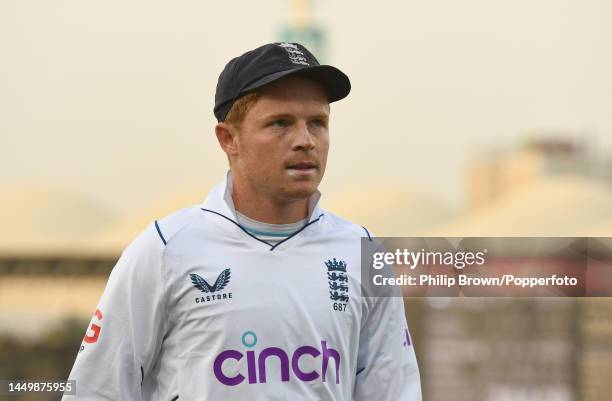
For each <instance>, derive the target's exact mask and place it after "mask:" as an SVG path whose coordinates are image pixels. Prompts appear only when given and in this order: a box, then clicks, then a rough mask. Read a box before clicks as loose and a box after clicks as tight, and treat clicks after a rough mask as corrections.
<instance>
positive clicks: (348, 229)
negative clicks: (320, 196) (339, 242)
mask: <svg viewBox="0 0 612 401" xmlns="http://www.w3.org/2000/svg"><path fill="white" fill-rule="evenodd" d="M323 216H324V219H325V222H326V224H327V225H328V226H329V228H330V229H332V230H338V231H339V232H343V233H344V234H345V235H347V236H351V237H358V238H364V237H365V238H368V239H370V240H371V239H372V237H373V236H372V234H371V233H370V231H369V230H368V229H367V228H366V227H364V226H361V225H359V224H357V223H354V222H352V221H349V220H347V219H345V218H343V217H340V216H338V215H337V214H335V213H332V212H330V211H328V210H323Z"/></svg>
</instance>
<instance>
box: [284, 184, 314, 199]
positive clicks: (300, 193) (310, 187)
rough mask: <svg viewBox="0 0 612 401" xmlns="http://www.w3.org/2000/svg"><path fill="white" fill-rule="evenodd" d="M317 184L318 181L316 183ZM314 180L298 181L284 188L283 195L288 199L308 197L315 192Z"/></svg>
mask: <svg viewBox="0 0 612 401" xmlns="http://www.w3.org/2000/svg"><path fill="white" fill-rule="evenodd" d="M317 184H318V183H317ZM317 184H315V183H314V182H299V183H294V184H293V185H291V186H289V187H288V188H285V195H286V196H287V198H289V199H293V200H298V199H308V198H310V197H311V196H312V194H314V193H315V192H317V188H318V185H317Z"/></svg>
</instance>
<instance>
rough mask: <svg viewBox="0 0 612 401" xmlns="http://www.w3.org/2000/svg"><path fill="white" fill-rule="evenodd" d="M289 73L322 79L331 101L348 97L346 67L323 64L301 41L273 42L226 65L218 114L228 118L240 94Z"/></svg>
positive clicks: (219, 90) (219, 117)
mask: <svg viewBox="0 0 612 401" xmlns="http://www.w3.org/2000/svg"><path fill="white" fill-rule="evenodd" d="M288 75H300V76H304V77H308V78H310V79H313V80H315V81H317V82H319V83H320V84H321V85H323V87H324V88H325V91H326V92H327V97H328V99H329V102H330V103H332V102H335V101H337V100H340V99H343V98H345V97H346V96H347V95H348V94H349V92H350V91H351V82H350V81H349V78H348V77H347V76H346V74H344V73H343V72H342V71H340V70H339V69H337V68H336V67H332V66H331V65H320V64H319V62H318V61H317V59H316V58H315V56H313V55H312V53H311V52H309V51H308V49H306V48H305V47H304V46H302V45H301V44H299V43H284V42H283V43H269V44H267V45H263V46H260V47H258V48H256V49H253V50H251V51H248V52H246V53H244V54H243V55H241V56H239V57H236V58H233V59H232V60H230V62H229V63H227V65H226V66H225V68H224V69H223V71H222V72H221V75H219V80H218V81H217V91H216V93H215V109H214V113H215V117H217V121H219V122H221V121H224V120H225V117H226V116H227V113H228V112H229V111H230V109H231V108H232V105H233V104H234V102H235V101H236V100H237V99H238V98H240V96H242V95H244V94H246V93H248V92H250V91H253V90H255V89H257V88H260V87H262V86H264V85H266V84H269V83H270V82H273V81H276V80H277V79H280V78H283V77H286V76H288Z"/></svg>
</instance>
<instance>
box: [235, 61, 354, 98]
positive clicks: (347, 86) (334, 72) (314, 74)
mask: <svg viewBox="0 0 612 401" xmlns="http://www.w3.org/2000/svg"><path fill="white" fill-rule="evenodd" d="M290 75H299V76H303V77H307V78H311V79H313V80H314V81H317V82H319V83H320V84H321V85H323V87H324V88H325V91H326V92H327V97H328V98H329V102H330V103H332V102H335V101H338V100H340V99H344V98H345V97H347V96H348V94H349V92H350V91H351V81H350V80H349V78H348V77H347V76H346V74H345V73H343V72H342V71H340V70H339V69H337V68H336V67H332V66H331V65H315V66H310V67H302V68H294V69H291V70H285V71H279V72H275V73H274V74H270V75H266V76H265V77H263V78H260V79H258V80H257V81H255V82H253V83H251V84H249V85H248V86H247V87H246V88H244V89H243V90H242V91H241V93H246V92H249V91H252V90H254V89H257V88H261V87H262V86H264V85H267V84H269V83H271V82H274V81H277V80H279V79H281V78H284V77H287V76H290Z"/></svg>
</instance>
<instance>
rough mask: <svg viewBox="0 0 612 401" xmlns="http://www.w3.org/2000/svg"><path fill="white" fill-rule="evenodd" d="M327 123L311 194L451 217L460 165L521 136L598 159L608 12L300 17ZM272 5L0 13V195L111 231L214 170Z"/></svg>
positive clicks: (409, 5) (69, 1)
mask: <svg viewBox="0 0 612 401" xmlns="http://www.w3.org/2000/svg"><path fill="white" fill-rule="evenodd" d="M312 11H313V21H314V22H315V23H317V24H318V25H319V26H320V27H321V28H322V29H323V30H324V32H325V35H326V54H327V61H328V62H329V63H331V64H333V65H335V66H338V67H339V68H341V69H342V70H343V71H345V72H346V73H347V74H348V76H349V77H350V79H351V82H352V92H351V94H350V95H349V97H348V98H347V99H345V100H342V101H340V102H338V103H334V104H333V105H332V120H331V153H330V158H329V162H328V168H327V172H326V177H325V179H324V184H323V185H322V191H323V192H324V194H325V193H335V192H338V191H341V190H343V189H347V188H363V189H364V191H367V188H368V186H369V185H371V184H372V183H374V182H377V183H381V182H382V183H384V185H390V186H397V187H398V188H399V187H401V188H406V189H410V190H413V191H415V192H419V193H427V194H433V195H434V196H435V197H436V198H438V199H440V200H441V201H443V202H444V203H445V204H447V205H449V207H451V208H460V207H461V206H462V204H463V202H464V183H465V181H464V180H465V173H466V169H467V167H468V166H469V164H470V160H473V159H474V158H475V157H481V156H480V155H482V154H483V153H484V154H486V153H487V152H489V151H491V149H495V148H509V147H512V146H515V145H516V144H517V143H520V141H521V140H523V139H524V138H526V137H529V136H530V135H545V136H551V135H552V136H554V135H565V136H568V137H570V138H572V139H574V140H577V141H585V142H587V143H588V144H590V146H592V147H593V148H594V149H596V151H597V152H601V153H603V154H610V153H611V152H612V107H611V105H612V75H611V74H610V73H609V72H610V71H612V50H611V49H612V25H611V24H610V23H609V21H610V20H612V3H610V2H607V1H603V0H585V1H564V0H556V1H553V0H529V1H527V0H516V1H512V2H502V1H490V0H488V1H485V0H463V1H461V2H457V1H450V0H448V1H440V0H433V1H420V2H416V1H405V0H404V1H399V0H397V1H396V0H379V1H377V2H355V1H347V0H335V1H323V0H318V1H315V2H314V4H313V7H312ZM287 15H288V2H287V1H286V0H261V1H257V2H247V1H242V2H238V1H227V2H203V1H181V2H169V1H166V2H161V1H146V2H145V1H115V0H111V1H106V2H94V1H76V0H64V1H60V0H58V1H53V2H48V1H42V0H32V1H19V0H3V1H2V2H0V188H2V187H6V186H11V185H18V186H21V185H33V184H36V185H38V184H41V183H42V184H45V185H49V186H54V187H59V188H65V189H67V190H70V191H75V192H78V193H83V194H86V195H87V196H89V197H91V198H93V199H95V200H96V201H97V202H100V203H101V204H102V205H105V206H107V207H108V208H110V209H113V210H116V211H118V212H120V213H124V214H125V213H130V212H132V211H134V210H137V209H138V208H139V207H142V206H144V205H146V204H149V203H151V202H153V201H154V200H156V199H159V198H160V197H166V196H168V194H172V193H174V192H177V191H182V190H184V189H185V188H190V187H191V188H193V187H202V198H203V197H204V196H205V194H206V192H207V189H208V188H209V187H210V185H211V184H212V183H214V182H216V181H218V180H219V179H220V178H221V177H222V175H223V173H224V171H225V170H226V168H227V164H226V159H225V156H224V155H223V153H222V152H221V150H220V149H219V147H218V145H217V143H216V139H215V137H214V124H215V122H216V121H215V119H214V116H213V113H212V108H213V101H214V91H215V86H216V81H217V78H218V75H219V73H220V71H221V70H222V68H223V66H224V65H225V63H226V62H227V61H229V59H230V58H232V57H234V56H237V55H239V54H241V53H243V52H245V51H247V50H250V49H251V48H254V47H256V46H259V45H261V44H263V43H267V42H271V41H276V40H278V39H279V30H280V28H281V27H282V26H283V24H285V23H286V20H287Z"/></svg>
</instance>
